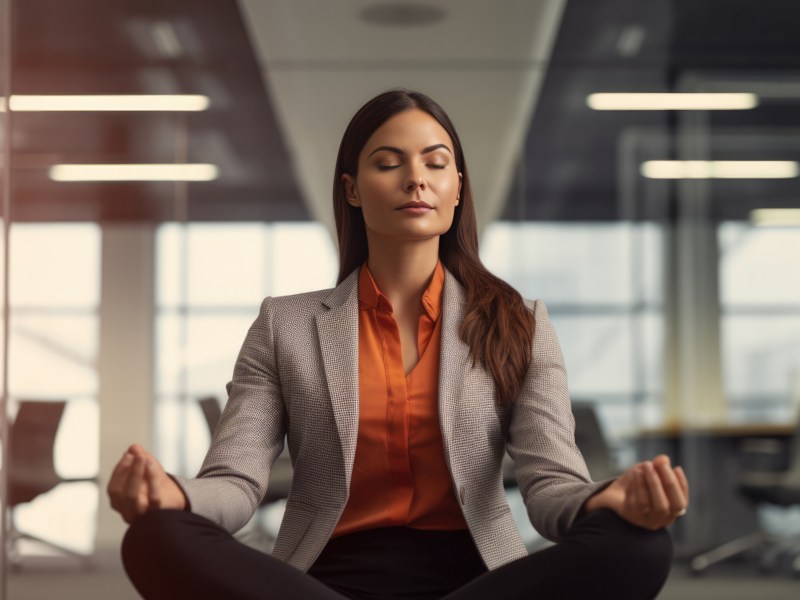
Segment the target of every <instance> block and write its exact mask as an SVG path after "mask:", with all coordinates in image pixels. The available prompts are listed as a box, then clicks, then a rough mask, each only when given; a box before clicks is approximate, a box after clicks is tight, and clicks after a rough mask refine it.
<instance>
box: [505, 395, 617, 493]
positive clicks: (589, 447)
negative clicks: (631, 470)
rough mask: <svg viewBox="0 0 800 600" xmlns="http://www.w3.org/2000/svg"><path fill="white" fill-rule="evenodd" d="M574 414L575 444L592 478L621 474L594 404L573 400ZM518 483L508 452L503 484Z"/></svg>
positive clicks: (509, 485) (512, 485) (514, 484)
mask: <svg viewBox="0 0 800 600" xmlns="http://www.w3.org/2000/svg"><path fill="white" fill-rule="evenodd" d="M572 415H573V417H574V418H575V445H576V446H578V450H580V451H581V454H583V458H584V460H585V461H586V466H587V467H588V469H589V473H590V474H591V476H592V479H593V480H594V481H603V480H604V479H609V478H610V477H614V476H615V475H619V473H618V472H617V471H616V469H614V467H613V465H612V461H611V448H610V447H609V445H608V442H607V441H606V436H605V434H604V433H603V427H602V426H601V425H600V420H599V419H598V418H597V411H596V410H595V408H594V406H593V405H592V404H590V403H588V402H586V403H584V402H573V403H572ZM516 485H517V478H516V475H515V472H514V461H513V460H511V457H510V456H509V455H508V454H506V455H505V456H504V457H503V486H504V487H506V488H510V487H516Z"/></svg>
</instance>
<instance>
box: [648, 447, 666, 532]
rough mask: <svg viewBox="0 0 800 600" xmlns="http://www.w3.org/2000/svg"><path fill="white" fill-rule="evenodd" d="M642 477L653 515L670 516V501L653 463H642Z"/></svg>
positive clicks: (662, 517)
mask: <svg viewBox="0 0 800 600" xmlns="http://www.w3.org/2000/svg"><path fill="white" fill-rule="evenodd" d="M644 477H645V482H646V484H647V491H648V492H649V493H650V501H651V503H652V506H653V516H654V517H658V518H659V519H664V518H666V517H668V516H670V503H669V499H668V498H667V494H666V492H665V491H664V486H663V484H662V482H661V477H660V476H659V474H658V472H657V471H656V467H655V465H654V464H653V463H652V462H650V461H647V462H645V463H644Z"/></svg>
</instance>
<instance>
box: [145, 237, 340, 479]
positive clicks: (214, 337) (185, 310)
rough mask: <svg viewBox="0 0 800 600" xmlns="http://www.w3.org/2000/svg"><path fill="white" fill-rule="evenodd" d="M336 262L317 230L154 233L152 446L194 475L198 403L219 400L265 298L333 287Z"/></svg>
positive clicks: (202, 430)
mask: <svg viewBox="0 0 800 600" xmlns="http://www.w3.org/2000/svg"><path fill="white" fill-rule="evenodd" d="M336 272H337V257H336V253H335V250H334V246H333V243H332V240H331V238H330V234H329V233H328V231H327V230H326V229H325V227H324V226H322V225H320V224H319V223H311V222H307V223H274V224H261V223H215V224H188V225H179V224H165V225H162V226H161V227H159V229H158V232H157V236H156V281H157V286H156V299H157V315H156V332H155V339H156V341H155V346H156V347H155V368H156V384H155V386H156V417H155V419H156V420H155V422H156V438H155V439H156V448H157V453H158V456H159V459H160V460H161V461H162V462H163V464H164V466H165V467H166V468H167V469H168V470H172V471H175V472H181V473H187V474H194V473H195V472H196V471H197V469H198V468H199V466H200V462H201V461H202V458H203V456H204V454H205V451H206V449H207V448H208V443H209V433H208V427H207V425H206V422H205V421H204V419H203V417H202V414H201V411H200V409H199V407H198V405H197V399H199V398H201V397H203V396H216V397H217V398H219V399H220V400H221V401H224V400H225V398H226V397H227V396H226V392H225V384H226V383H227V382H228V381H229V380H230V378H231V373H232V372H233V364H234V362H235V360H236V355H237V354H238V352H239V348H240V347H241V345H242V341H243V340H244V337H245V335H246V333H247V329H248V328H249V327H250V324H251V323H252V322H253V319H254V318H255V317H256V315H257V314H258V309H259V306H260V304H261V300H262V299H263V298H264V297H265V296H268V295H269V296H278V295H285V294H291V293H297V292H303V291H309V290H315V289H325V288H329V287H332V286H333V285H334V283H335V279H336Z"/></svg>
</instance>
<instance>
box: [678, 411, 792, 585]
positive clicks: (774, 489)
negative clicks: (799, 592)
mask: <svg viewBox="0 0 800 600" xmlns="http://www.w3.org/2000/svg"><path fill="white" fill-rule="evenodd" d="M789 444H790V446H789V464H788V468H786V469H783V470H781V471H766V470H758V471H755V470H753V471H746V472H744V473H742V475H741V476H740V477H739V480H738V483H737V491H738V492H739V494H741V495H742V496H744V497H745V498H746V499H747V500H748V501H749V502H751V503H752V504H754V505H755V506H756V508H758V507H759V506H762V505H773V506H782V507H786V508H789V507H793V506H800V424H798V429H796V430H795V434H794V436H793V437H792V439H791V440H790V442H789ZM751 550H759V551H760V552H759V559H760V560H759V568H760V569H761V570H762V571H772V570H773V569H775V567H777V565H778V563H779V562H780V559H781V558H782V557H784V556H785V557H788V558H789V560H790V561H791V570H792V572H793V573H794V575H795V576H800V535H785V536H784V535H776V534H771V533H768V532H766V531H764V530H760V531H757V532H754V533H751V534H749V535H746V536H743V537H740V538H737V539H735V540H732V541H730V542H727V543H725V544H723V545H721V546H719V547H717V548H714V549H712V550H709V551H707V552H703V553H702V554H699V555H697V556H695V557H694V558H693V559H692V561H691V563H690V566H691V569H692V571H693V572H694V573H702V572H703V571H705V570H706V569H708V568H709V567H711V566H712V565H715V564H717V563H720V562H722V561H723V560H726V559H728V558H732V557H734V556H738V555H741V554H743V553H745V552H748V551H751Z"/></svg>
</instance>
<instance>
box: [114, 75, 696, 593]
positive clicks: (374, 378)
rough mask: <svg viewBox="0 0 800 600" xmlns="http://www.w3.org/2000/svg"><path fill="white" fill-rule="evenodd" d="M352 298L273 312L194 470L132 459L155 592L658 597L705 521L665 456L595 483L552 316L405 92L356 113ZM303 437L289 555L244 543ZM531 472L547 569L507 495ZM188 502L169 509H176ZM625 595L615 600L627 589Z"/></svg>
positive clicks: (350, 209) (138, 534)
mask: <svg viewBox="0 0 800 600" xmlns="http://www.w3.org/2000/svg"><path fill="white" fill-rule="evenodd" d="M333 201H334V211H335V216H336V228H337V234H338V238H339V254H340V271H339V278H338V285H337V287H336V288H334V289H332V290H323V291H318V292H311V293H306V294H298V295H294V296H285V297H279V298H267V299H266V300H264V303H263V304H262V307H261V311H260V314H259V316H258V318H257V319H256V321H255V322H254V323H253V325H252V327H251V328H250V331H249V332H248V335H247V338H246V340H245V342H244V345H243V347H242V349H241V352H240V354H239V358H238V360H237V362H236V367H235V369H234V374H233V379H232V381H231V382H230V383H229V384H228V393H229V399H228V402H227V405H226V407H225V411H224V414H223V416H222V419H221V422H220V424H219V426H218V427H217V431H216V433H215V436H214V439H213V441H212V445H211V448H210V450H209V452H208V455H207V456H206V459H205V461H204V463H203V467H202V469H201V471H200V473H199V475H198V477H197V478H194V479H186V478H182V477H177V476H174V477H173V476H169V475H167V474H166V473H165V472H164V470H163V468H162V467H161V466H160V465H159V463H158V461H157V460H156V459H155V458H154V457H153V456H152V455H150V454H149V453H147V452H146V451H145V450H144V449H143V448H142V447H140V446H138V445H134V446H132V447H131V448H130V449H129V450H128V451H127V452H126V453H125V455H124V456H123V458H122V459H121V461H120V463H119V464H118V465H117V467H116V469H115V471H114V473H113V475H112V478H111V481H110V483H109V486H108V492H109V495H110V497H111V503H112V506H113V507H114V508H115V509H116V510H118V511H119V512H120V513H121V514H122V516H123V518H124V519H125V520H126V521H127V522H129V523H131V527H130V528H129V530H128V533H127V534H126V537H125V540H124V542H123V559H124V562H125V566H126V569H127V571H128V573H129V575H130V577H131V579H132V580H133V581H134V583H135V584H136V586H137V588H138V589H139V591H140V592H141V593H142V594H143V595H144V596H145V597H146V598H176V597H187V598H198V597H209V598H280V599H289V598H297V599H302V600H314V599H320V600H322V599H331V600H332V599H341V598H345V597H350V598H408V597H413V598H439V597H444V596H447V598H448V599H450V600H467V599H478V598H480V599H485V598H490V597H491V598H508V599H512V598H514V599H516V598H529V597H532V596H534V595H536V596H538V597H542V598H556V597H557V598H588V597H598V596H599V597H618V598H652V597H654V596H655V595H656V594H657V593H658V590H659V589H660V587H661V585H662V584H663V582H664V580H665V579H666V576H667V573H668V571H669V564H670V559H671V546H670V540H669V536H668V534H667V533H666V532H665V531H664V529H663V528H664V527H665V526H667V525H669V524H670V523H672V522H673V521H674V520H675V518H677V517H678V516H680V515H681V514H683V512H685V509H686V506H687V503H688V486H687V483H686V478H685V476H684V473H683V471H682V470H681V469H680V467H676V468H672V467H671V466H670V463H669V459H668V458H667V457H665V456H660V457H658V458H656V459H655V460H653V461H652V462H651V461H646V462H643V463H640V464H638V465H636V466H634V467H633V468H631V469H629V470H628V471H627V472H626V473H625V474H623V475H622V476H621V477H619V478H617V479H615V480H612V481H607V482H601V483H593V482H591V480H590V479H589V474H588V472H587V469H586V466H585V463H584V461H583V458H582V457H581V455H580V453H579V451H578V450H577V448H576V446H575V444H574V436H573V427H574V422H573V419H572V414H571V410H570V401H569V397H568V395H567V382H566V376H565V372H564V366H563V359H562V356H561V352H560V349H559V346H558V341H557V339H556V336H555V333H554V331H553V329H552V326H551V325H550V322H549V320H548V316H547V311H546V309H545V307H544V305H543V303H542V302H540V301H536V302H525V301H523V299H522V298H521V297H520V296H519V294H518V293H517V292H516V291H514V290H513V289H512V288H511V287H510V286H509V285H508V284H506V283H504V282H503V281H501V280H499V279H497V278H496V277H494V276H493V275H491V274H490V273H489V272H488V271H487V270H486V269H485V268H484V267H483V265H482V264H481V262H480V259H479V258H478V243H477V233H476V225H475V208H474V204H473V199H472V193H471V190H470V184H469V177H468V174H467V167H466V163H465V161H464V157H463V153H462V150H461V144H460V142H459V139H458V135H457V134H456V131H455V129H454V128H453V125H452V124H451V122H450V120H449V118H448V117H447V115H446V114H445V113H444V111H443V110H442V108H441V107H439V105H438V104H436V103H435V102H434V101H433V100H431V99H430V98H428V97H427V96H424V95H422V94H419V93H416V92H409V91H405V90H393V91H389V92H386V93H383V94H381V95H379V96H377V97H376V98H374V99H372V100H371V101H369V102H368V103H367V104H365V105H364V106H363V107H362V108H361V109H360V110H359V111H358V113H357V114H356V115H355V116H354V117H353V119H352V121H351V123H350V125H349V126H348V128H347V130H346V132H345V134H344V137H343V139H342V143H341V145H340V149H339V156H338V159H337V164H336V173H335V176H334V189H333ZM284 436H286V438H287V440H288V444H289V450H290V453H291V455H292V462H293V465H294V479H293V483H292V490H291V493H290V495H289V498H288V501H287V505H286V513H285V515H284V520H283V523H282V525H281V530H280V532H279V534H278V538H277V540H276V544H275V548H274V551H273V553H272V556H268V555H266V554H263V553H260V552H258V551H256V550H253V549H251V548H248V547H246V546H244V545H242V544H240V543H238V542H237V541H235V540H234V539H233V538H232V537H231V536H230V535H229V533H228V532H232V531H235V530H237V529H239V528H240V527H242V526H243V525H244V524H245V523H246V522H247V521H248V519H249V518H250V516H251V515H252V513H253V511H254V510H255V508H256V507H257V506H258V504H259V501H260V499H261V498H262V497H263V496H264V494H265V492H266V485H267V482H268V479H269V471H270V467H271V465H272V464H273V462H274V460H275V459H276V457H277V456H278V455H279V454H280V452H281V450H282V447H283V443H284ZM506 450H507V451H508V453H509V454H510V455H511V457H512V458H513V459H514V461H515V464H516V472H517V478H518V481H519V486H520V491H521V493H522V496H523V498H524V499H525V503H526V506H527V508H528V513H529V515H530V518H531V521H532V522H533V524H534V526H535V527H536V528H537V529H538V530H539V531H540V532H541V533H542V534H543V535H545V536H546V537H548V538H550V539H553V540H556V541H559V542H560V543H559V544H557V545H555V546H553V547H551V548H548V549H546V550H544V551H541V552H539V553H536V554H534V555H531V556H527V553H526V551H525V548H524V546H523V544H522V541H521V539H520V536H519V533H518V532H517V530H516V528H515V526H514V522H513V520H512V518H511V514H510V511H509V507H508V504H507V503H506V500H505V495H504V491H503V486H502V469H501V463H502V458H503V455H504V453H505V451H506ZM169 509H172V510H169ZM612 595H613V596H612Z"/></svg>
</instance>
